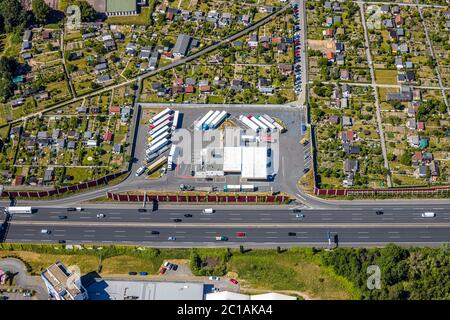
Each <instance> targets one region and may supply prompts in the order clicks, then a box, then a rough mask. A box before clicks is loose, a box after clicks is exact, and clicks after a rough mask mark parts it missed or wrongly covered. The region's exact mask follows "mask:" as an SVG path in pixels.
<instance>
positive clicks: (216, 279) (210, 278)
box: [209, 276, 220, 281]
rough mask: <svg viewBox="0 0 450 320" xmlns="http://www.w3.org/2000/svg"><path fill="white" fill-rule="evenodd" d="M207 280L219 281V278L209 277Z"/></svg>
mask: <svg viewBox="0 0 450 320" xmlns="http://www.w3.org/2000/svg"><path fill="white" fill-rule="evenodd" d="M209 280H213V281H219V280H220V278H219V277H216V276H211V277H209Z"/></svg>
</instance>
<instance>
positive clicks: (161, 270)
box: [159, 267, 167, 274]
mask: <svg viewBox="0 0 450 320" xmlns="http://www.w3.org/2000/svg"><path fill="white" fill-rule="evenodd" d="M166 271H167V268H166V267H161V269H159V274H164V273H166Z"/></svg>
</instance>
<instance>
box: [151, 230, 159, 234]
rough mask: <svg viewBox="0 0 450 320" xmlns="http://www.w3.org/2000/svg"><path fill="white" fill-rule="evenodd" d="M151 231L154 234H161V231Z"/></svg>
mask: <svg viewBox="0 0 450 320" xmlns="http://www.w3.org/2000/svg"><path fill="white" fill-rule="evenodd" d="M151 233H152V234H159V231H156V230H153V231H152V232H151Z"/></svg>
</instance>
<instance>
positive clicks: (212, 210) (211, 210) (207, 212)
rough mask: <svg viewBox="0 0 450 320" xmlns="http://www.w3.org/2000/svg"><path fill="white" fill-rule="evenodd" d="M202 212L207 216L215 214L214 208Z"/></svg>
mask: <svg viewBox="0 0 450 320" xmlns="http://www.w3.org/2000/svg"><path fill="white" fill-rule="evenodd" d="M202 212H203V213H206V214H210V213H214V209H212V208H207V209H203V211H202Z"/></svg>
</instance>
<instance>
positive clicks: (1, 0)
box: [0, 0, 28, 32]
mask: <svg viewBox="0 0 450 320" xmlns="http://www.w3.org/2000/svg"><path fill="white" fill-rule="evenodd" d="M0 15H1V16H2V20H3V25H4V30H5V31H6V32H12V31H14V30H15V29H16V28H18V27H19V28H24V27H25V26H26V24H27V21H28V14H27V13H26V11H25V10H23V8H22V4H21V2H20V0H0Z"/></svg>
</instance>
